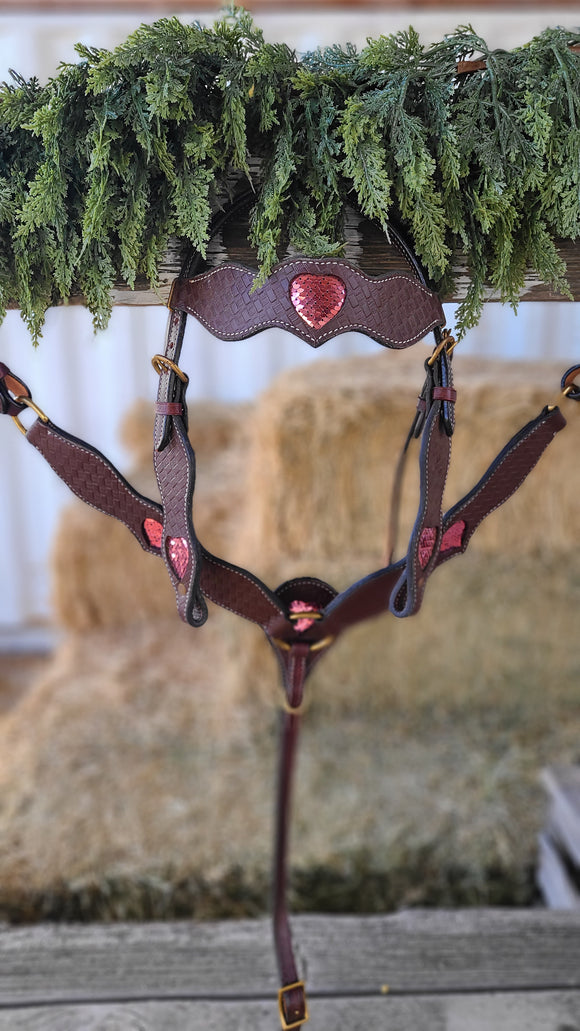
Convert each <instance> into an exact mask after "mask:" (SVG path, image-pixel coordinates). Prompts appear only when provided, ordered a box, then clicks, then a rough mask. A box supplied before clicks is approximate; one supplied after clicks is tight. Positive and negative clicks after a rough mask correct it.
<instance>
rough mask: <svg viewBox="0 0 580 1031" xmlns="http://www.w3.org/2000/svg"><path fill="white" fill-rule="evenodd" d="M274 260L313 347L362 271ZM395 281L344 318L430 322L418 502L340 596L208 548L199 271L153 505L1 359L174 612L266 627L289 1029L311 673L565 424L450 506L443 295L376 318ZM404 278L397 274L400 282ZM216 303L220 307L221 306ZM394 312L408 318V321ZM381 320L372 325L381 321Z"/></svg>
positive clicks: (527, 429) (441, 556)
mask: <svg viewBox="0 0 580 1031" xmlns="http://www.w3.org/2000/svg"><path fill="white" fill-rule="evenodd" d="M222 267H223V266H222ZM281 268H282V271H280V270H278V272H277V274H276V275H277V278H276V282H275V284H274V287H272V284H271V283H270V284H269V294H268V296H270V295H272V294H273V297H272V296H271V297H270V300H273V301H275V302H276V304H277V307H276V319H277V323H276V324H280V323H281V324H283V325H284V327H285V328H289V323H290V324H293V321H294V320H295V318H299V319H300V320H301V321H302V323H303V324H304V326H306V327H308V328H306V329H304V330H303V332H302V333H301V335H303V336H304V335H305V334H306V335H307V336H310V337H312V339H313V346H318V342H319V341H318V339H317V336H316V335H317V334H319V333H322V334H324V333H325V332H326V330H325V329H324V327H325V325H326V323H327V322H330V321H332V319H333V318H334V317H335V316H336V315H337V314H338V312H340V311H341V310H342V308H343V307H344V304H345V302H346V296H347V295H348V294H349V291H348V290H346V289H345V291H344V293H343V291H342V289H341V287H340V284H339V283H336V282H335V280H340V281H341V282H342V283H343V285H344V283H345V282H347V283H350V282H351V281H352V282H355V281H356V282H358V280H354V279H351V278H349V277H350V275H351V272H352V270H351V269H350V268H349V267H347V266H346V264H345V263H339V262H333V263H332V272H329V268H328V264H327V263H326V262H306V261H305V260H303V261H301V262H300V263H299V265H298V266H296V264H295V263H294V264H293V267H292V268H290V267H289V264H287V265H285V266H283V267H281ZM297 269H298V270H297ZM228 274H229V273H228ZM222 275H223V274H220V277H218V276H214V277H213V279H208V277H206V279H205V280H204V282H209V283H210V284H212V289H213V287H214V286H215V283H216V282H218V281H221V279H222ZM237 278H238V273H237V272H235V274H233V275H232V280H236V279H237ZM389 278H390V277H382V278H381V280H378V281H374V282H375V285H377V292H376V294H375V300H376V303H375V301H374V300H373V299H372V297H371V301H369V300H368V297H367V299H366V301H365V305H366V309H365V310H363V309H364V307H365V306H362V308H361V306H360V305H359V304H358V303H357V300H356V297H355V298H352V297H350V299H349V303H350V305H351V313H350V315H349V318H352V319H356V320H357V326H358V327H359V328H360V327H362V328H363V329H364V330H365V331H366V332H368V333H369V335H371V336H375V338H376V336H381V337H382V342H385V341H386V340H392V339H395V338H396V339H398V340H401V339H404V340H405V341H409V342H412V340H413V339H419V338H420V337H421V336H422V335H423V334H424V332H425V327H426V325H427V326H430V327H431V328H433V325H434V326H435V348H434V351H433V354H432V356H431V358H430V359H428V361H427V363H426V378H425V383H424V386H423V388H422V390H421V393H420V397H419V403H418V407H417V413H416V415H415V418H414V420H413V425H412V428H411V432H410V434H409V438H408V442H409V441H410V440H411V439H412V438H413V437H414V436H420V437H421V447H420V455H419V462H418V464H419V479H420V500H419V506H418V512H417V518H416V521H415V525H414V527H413V530H412V533H411V537H410V541H409V545H408V548H407V553H406V555H405V557H403V558H401V559H399V560H398V561H393V560H392V555H390V556H389V561H388V563H387V565H385V566H384V567H383V568H382V569H379V570H377V571H376V572H375V573H372V574H370V575H369V576H366V577H364V578H363V579H362V580H359V581H358V582H357V583H355V584H353V585H352V586H351V587H349V588H348V589H347V590H345V591H342V592H341V593H338V592H337V591H336V590H335V589H334V588H333V587H331V586H330V585H329V584H327V583H324V582H323V581H321V580H319V579H316V578H313V577H301V578H297V579H294V580H291V581H287V582H286V583H283V584H282V585H281V586H280V587H278V588H277V589H276V590H271V589H270V588H269V587H268V586H267V585H266V584H264V583H263V582H262V581H261V580H259V579H258V578H257V577H256V576H254V575H253V574H252V573H250V572H248V571H247V570H245V569H241V568H240V567H237V566H234V565H233V564H231V563H229V562H227V561H225V560H223V559H221V558H218V557H216V556H214V555H212V554H210V553H209V552H208V551H207V550H206V549H205V548H204V547H203V545H202V544H201V543H200V542H199V541H198V539H197V537H196V534H195V528H194V524H193V520H192V515H191V509H192V496H193V490H194V484H195V455H194V452H193V448H192V446H191V443H190V441H189V437H188V434H187V404H186V392H187V376H186V375H185V374H184V373H183V372H182V370H181V369H180V367H179V357H180V351H181V346H182V342H183V333H184V327H185V320H186V318H187V311H189V310H191V309H192V308H193V306H194V304H193V301H192V297H193V298H195V304H196V305H198V306H199V305H201V303H202V301H203V304H204V305H205V308H204V311H206V313H207V312H208V311H209V310H210V309H211V306H212V305H215V304H216V303H217V302H215V301H214V299H213V297H209V298H207V297H205V294H204V290H203V289H202V288H201V287H200V283H199V281H198V278H197V277H196V278H194V279H192V280H189V281H188V282H189V283H190V284H192V286H191V288H189V287H187V286H186V285H184V283H183V282H182V281H178V286H176V288H175V290H174V292H173V297H174V301H175V304H176V305H179V306H180V307H176V308H175V309H174V310H172V312H171V316H170V320H169V330H168V334H167V342H166V350H165V354H164V355H158V356H156V357H155V359H154V364H155V367H156V369H157V371H158V373H159V394H158V398H157V402H156V406H155V429H154V441H155V444H154V462H155V471H156V475H157V480H158V483H159V489H160V494H161V499H162V504H161V505H158V504H156V503H155V502H153V501H151V500H149V499H148V498H146V497H144V496H143V495H142V494H139V493H138V492H137V491H135V490H134V489H133V487H131V485H130V484H129V483H128V481H127V480H126V479H125V478H124V477H123V476H122V475H121V474H120V473H119V472H118V471H117V470H116V469H115V468H114V466H113V465H111V463H110V462H108V460H107V459H106V458H105V457H104V456H103V455H102V454H101V453H100V452H99V451H97V450H96V449H95V448H93V447H92V446H91V445H89V444H87V443H86V442H84V441H82V440H79V439H78V438H76V437H73V436H71V435H70V434H68V433H66V432H65V431H64V430H62V429H60V428H59V427H58V426H56V425H55V424H54V423H52V422H51V420H50V419H49V418H48V416H47V415H45V413H44V412H43V411H42V410H41V409H40V408H39V407H38V406H37V405H36V403H35V402H34V401H33V400H32V398H31V395H30V391H29V390H28V388H27V387H26V385H25V384H24V383H23V382H22V381H21V380H20V379H19V378H18V377H17V376H15V375H14V374H13V373H12V372H11V371H10V370H9V369H8V367H7V366H6V365H4V364H2V363H0V413H4V414H8V415H11V416H12V417H13V418H14V420H15V422H16V423H17V425H18V427H19V429H20V430H21V431H22V432H23V433H24V434H25V436H26V438H27V440H28V441H29V443H31V444H32V445H33V446H34V447H35V448H37V450H38V451H39V452H40V453H41V454H42V455H43V456H44V457H45V459H46V460H47V461H48V462H49V464H50V465H51V466H52V468H53V469H54V470H55V472H56V473H57V474H58V475H59V476H60V478H61V479H62V480H64V482H65V483H67V484H68V486H69V487H70V488H71V490H72V491H73V492H74V493H75V494H76V495H77V496H78V497H79V498H81V499H82V500H83V501H85V502H86V503H87V504H89V505H91V506H92V507H94V508H97V509H99V510H100V511H102V512H105V513H107V514H108V515H113V516H115V517H116V518H117V519H119V520H120V521H121V522H123V523H124V524H125V525H126V526H127V527H128V529H129V530H130V531H131V532H132V533H133V534H134V536H135V537H136V538H137V540H138V541H139V543H140V544H141V546H142V547H143V548H144V549H145V550H146V551H148V552H150V553H152V554H155V555H160V556H162V557H163V559H164V561H165V564H166V566H167V569H168V572H169V576H170V578H171V581H172V583H173V585H174V587H175V590H176V597H177V605H178V610H179V614H180V616H181V618H182V619H184V620H185V621H186V622H188V623H190V624H191V625H192V626H200V625H201V624H202V623H203V622H204V621H205V619H206V616H207V608H206V601H207V600H208V599H209V600H210V601H213V602H214V603H216V604H218V605H220V606H222V607H224V608H227V609H229V610H230V611H232V612H235V613H237V614H238V615H240V616H242V617H243V618H244V619H247V620H250V621H251V622H254V623H256V624H257V625H258V626H260V627H261V628H262V630H263V631H264V633H265V635H266V638H267V640H268V642H269V644H270V646H271V647H272V648H273V650H274V652H275V654H276V657H277V659H278V663H279V667H280V672H281V681H282V688H283V698H284V703H283V713H282V725H281V747H280V765H279V778H278V806H277V817H276V844H275V854H274V871H273V923H274V941H275V949H276V955H277V960H278V967H279V971H280V980H281V989H280V992H279V1000H278V1001H279V1012H280V1019H281V1023H282V1027H283V1028H285V1029H288V1028H294V1027H299V1026H300V1025H302V1024H303V1023H304V1022H305V1021H306V1020H307V1019H308V1008H307V1001H306V992H305V985H304V983H303V981H302V980H301V979H300V972H299V971H298V969H297V965H296V961H295V957H294V952H293V948H292V939H291V931H290V924H289V919H288V912H287V907H286V881H287V857H288V833H289V813H290V804H291V792H292V776H293V769H294V758H295V753H296V748H297V743H298V735H299V728H300V722H301V716H302V711H303V705H304V688H305V684H306V681H307V678H308V676H309V674H310V672H311V671H312V669H313V668H314V666H315V664H316V663H317V662H318V661H319V660H320V658H321V657H322V656H323V655H324V653H325V652H326V651H328V649H329V648H330V647H331V646H332V644H333V643H334V641H336V639H337V638H338V637H339V636H340V634H342V633H343V632H344V631H345V630H347V629H348V628H349V627H352V626H354V625H355V624H356V623H359V622H361V621H362V620H366V619H369V618H371V617H374V616H377V615H379V614H380V613H384V612H386V611H388V610H390V611H391V612H392V613H393V614H394V615H396V616H398V617H401V618H404V617H406V616H409V615H412V614H414V613H415V612H416V611H418V609H419V607H420V605H421V602H422V599H423V595H424V591H425V587H426V583H427V580H428V578H429V577H430V575H431V574H432V573H433V572H434V570H435V569H436V568H438V566H439V565H441V564H442V563H443V562H445V561H448V560H449V559H450V558H453V557H454V556H455V555H457V554H460V553H461V552H463V551H465V549H466V548H467V545H468V543H469V540H470V539H471V537H472V535H473V533H474V532H475V530H476V529H477V527H478V526H479V525H480V524H481V522H482V521H483V519H485V517H486V516H487V515H488V514H489V513H490V512H492V511H494V510H495V509H496V508H498V507H499V506H500V505H502V504H503V503H504V501H506V500H507V499H508V498H509V497H510V496H511V495H512V494H513V493H514V491H516V490H517V489H518V487H519V486H520V485H521V483H523V481H524V480H525V478H526V477H527V475H528V474H529V472H530V471H531V470H532V469H533V467H534V466H535V465H536V463H537V461H538V460H539V458H540V457H541V455H542V453H543V452H544V450H545V449H546V448H547V446H548V445H549V443H550V442H551V441H552V440H553V438H554V436H555V435H556V433H558V432H559V431H560V430H561V429H562V428H563V427H564V426H565V419H564V418H563V416H562V414H561V412H560V409H559V407H558V406H557V405H549V406H547V407H545V408H544V409H543V410H542V412H540V414H539V415H538V416H537V417H536V418H535V419H532V420H531V422H529V423H528V424H527V425H526V426H524V427H523V428H522V429H521V430H520V431H519V432H518V433H516V434H515V436H514V437H512V439H511V440H510V441H509V442H508V443H507V444H506V446H505V448H504V449H503V450H502V451H501V453H500V454H499V455H498V456H497V458H496V459H495V460H494V461H493V462H492V464H491V465H490V467H489V468H488V470H487V471H486V472H485V473H484V475H483V476H482V478H481V480H480V481H479V482H478V483H477V484H476V486H475V487H474V488H473V490H471V491H470V492H469V493H468V494H467V495H466V496H465V497H464V498H462V499H461V500H460V501H459V502H458V503H457V504H456V505H455V506H454V507H453V508H451V509H450V510H449V511H448V512H447V513H446V514H445V515H444V514H443V512H442V499H443V491H444V487H445V481H446V477H447V469H448V465H449V459H450V444H451V436H452V433H453V429H454V415H453V411H454V403H455V399H456V393H455V389H454V387H453V383H452V374H451V351H452V347H453V341H452V339H451V338H450V336H449V335H448V334H447V333H446V332H444V331H443V332H442V331H441V329H440V326H441V325H442V313H441V311H440V305H439V302H438V299H437V298H436V297H435V295H431V297H430V298H429V296H428V294H429V293H430V292H429V291H427V288H426V287H425V286H424V284H423V283H421V282H417V281H415V280H413V279H412V278H411V277H409V276H407V277H403V278H405V279H406V281H405V284H404V292H405V297H404V300H403V301H402V302H401V303H403V312H404V319H403V320H401V319H400V320H398V321H397V319H396V317H395V315H394V314H393V312H396V306H395V307H393V308H390V309H389V311H390V316H389V318H390V320H391V322H390V324H389V326H387V327H386V328H385V327H383V328H382V329H380V324H381V320H380V318H379V315H380V314H381V311H382V309H381V305H382V304H386V303H387V302H386V301H385V298H387V299H389V304H390V301H391V300H392V297H393V296H395V294H396V293H397V291H400V289H401V283H400V282H398V281H397V282H396V283H395V284H393V283H391V284H390V285H389V283H388V282H387V280H388V279H389ZM399 278H401V277H396V279H397V280H398V279H399ZM367 280H368V277H367ZM240 283H242V281H241V280H240ZM369 283H370V286H369ZM244 284H245V279H244V281H243V283H242V286H243V287H244V290H245V285H244ZM280 284H281V285H280ZM222 285H223V284H222ZM266 285H267V286H268V284H266ZM365 287H366V288H367V289H368V290H370V292H371V295H372V293H373V289H374V287H373V281H372V280H368V282H367V283H366V284H365ZM417 287H419V293H417V290H416V288H417ZM393 291H394V292H393ZM220 293H221V287H220ZM256 293H257V294H259V291H256ZM397 296H398V294H397ZM222 297H223V295H222ZM200 298H201V299H202V301H200ZM235 303H236V304H237V300H236V302H235ZM259 303H262V304H264V303H265V302H264V300H263V298H262V301H260V299H259V297H258V298H257V300H256V299H254V301H253V302H252V304H253V305H254V306H255V305H256V304H259ZM244 304H245V302H244ZM377 304H378V307H379V312H378V314H377ZM223 308H224V304H223V303H222V305H221V309H220V312H221V313H220V317H223ZM409 308H410V309H411V313H409ZM335 309H336V311H335ZM268 310H270V309H268ZM300 312H301V313H302V314H300ZM369 312H371V315H372V317H371V315H369V314H368V313H369ZM329 313H330V315H329ZM232 318H233V316H232ZM252 318H253V315H252ZM402 321H404V322H405V325H404V328H403V329H401V324H402ZM377 326H379V330H376V327H377ZM387 346H397V345H393V344H390V345H387ZM579 372H580V366H574V367H573V368H572V369H569V370H568V371H567V372H566V373H565V374H564V377H563V380H562V392H563V394H564V395H567V396H568V397H570V398H572V399H574V400H580V387H578V386H577V385H576V383H575V379H576V377H577V376H578V373H579ZM27 409H32V411H33V412H34V413H35V416H36V418H35V419H34V421H33V422H32V424H31V425H30V426H29V428H28V429H26V428H25V426H24V425H23V423H22V422H21V418H22V417H23V415H24V413H25V412H26V411H27ZM395 521H396V520H395Z"/></svg>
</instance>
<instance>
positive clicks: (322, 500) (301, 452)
mask: <svg viewBox="0 0 580 1031" xmlns="http://www.w3.org/2000/svg"><path fill="white" fill-rule="evenodd" d="M455 367H456V386H458V389H459V397H458V402H457V424H458V428H457V432H456V434H455V436H454V439H453V457H452V464H451V468H450V472H449V478H448V483H447V490H446V499H447V502H448V504H449V505H451V504H453V503H454V502H455V501H456V500H458V499H459V498H460V497H461V496H462V495H463V494H464V493H465V492H466V491H468V490H469V489H470V488H471V487H472V486H473V485H474V484H475V483H476V482H477V480H478V479H479V477H480V475H481V474H482V473H483V472H484V471H485V469H486V468H487V466H488V464H489V463H490V462H491V460H492V459H493V458H495V455H496V454H497V453H498V451H499V450H500V449H501V448H502V447H503V445H504V444H505V443H506V442H507V440H508V439H509V437H510V436H511V435H512V434H513V433H514V432H515V431H516V430H517V429H519V428H520V427H521V426H522V425H523V424H524V423H525V422H526V421H527V420H528V419H529V418H532V417H533V416H535V415H537V414H538V412H539V411H540V409H541V408H542V407H543V405H544V404H546V403H547V402H548V401H551V400H552V399H553V397H554V395H556V394H557V393H558V389H557V386H558V383H559V370H557V369H556V368H555V367H554V366H553V365H546V364H529V365H524V364H522V363H513V364H503V363H498V362H495V363H494V362H480V361H474V360H470V359H463V360H462V359H461V357H460V356H458V358H457V359H456V362H455ZM421 373H422V370H421V369H420V367H419V368H418V362H417V357H416V355H415V354H413V355H411V354H409V353H408V352H395V353H393V354H389V355H378V356H372V357H367V358H357V359H350V360H348V361H338V362H328V363H326V362H325V363H322V362H321V363H319V364H316V365H314V366H308V367H303V368H301V369H296V370H294V371H293V372H292V373H291V374H290V375H286V376H283V377H281V378H280V379H279V380H277V382H276V383H275V384H274V385H273V386H272V387H271V388H270V389H269V390H268V391H267V392H266V393H265V394H264V395H263V396H262V398H261V400H260V403H259V406H258V409H257V412H256V417H255V419H254V422H253V441H252V456H251V460H250V471H249V481H248V503H249V505H250V506H251V509H250V510H249V511H248V517H247V520H246V529H247V536H246V540H245V543H246V548H247V553H248V556H252V557H253V558H258V557H259V561H260V562H261V567H262V569H263V570H264V571H266V572H267V574H269V575H272V574H273V575H274V576H280V575H281V576H283V577H286V576H288V577H290V576H295V575H299V574H300V573H302V572H304V568H305V567H304V564H303V563H304V561H305V558H306V557H308V558H309V559H312V560H313V561H314V562H315V565H316V569H315V570H313V569H309V570H308V571H309V572H315V573H316V574H317V575H321V576H322V578H323V579H326V578H327V577H328V578H331V577H335V578H336V580H337V586H342V585H344V584H345V583H346V580H345V573H348V574H349V575H350V565H351V562H350V557H351V556H352V557H356V558H357V561H359V560H360V565H361V568H362V566H363V563H364V562H365V561H367V562H368V563H370V568H372V567H373V566H375V565H376V564H377V563H378V562H380V561H381V558H382V555H383V550H384V544H385V534H386V525H387V520H388V512H389V495H390V486H391V482H392V477H393V471H394V466H395V463H396V460H397V457H398V455H399V452H400V449H401V446H402V444H403V441H404V439H405V436H406V433H407V430H408V427H409V425H410V423H411V420H412V417H413V413H414V409H415V401H416V396H417V393H418V392H419V390H420V388H421V385H422V374H421ZM546 384H548V386H546ZM569 407H570V406H568V408H569ZM574 414H575V413H574V412H573V411H572V412H571V415H572V417H573V416H574ZM576 448H577V442H576V439H575V436H574V434H573V433H568V434H562V435H561V436H560V438H559V439H558V440H557V441H555V442H554V444H553V445H552V446H551V448H550V460H549V461H548V462H542V463H541V464H540V468H539V469H538V471H537V472H535V473H534V476H533V477H532V479H531V482H530V483H529V484H526V485H525V486H524V487H523V488H522V490H521V491H520V492H518V494H517V495H516V496H515V497H514V498H513V499H512V500H511V501H510V506H509V515H505V511H506V510H504V511H503V512H502V513H501V514H497V515H494V516H492V517H490V519H489V520H488V521H487V523H486V525H485V526H483V527H482V528H481V530H480V531H479V532H478V534H477V536H476V538H474V541H473V543H472V544H471V545H470V548H473V549H474V550H477V551H480V552H484V553H486V554H491V553H499V552H502V553H504V554H505V553H507V552H509V553H510V554H518V555H525V554H528V555H529V554H535V553H536V552H538V551H545V550H546V549H548V550H549V551H550V552H552V551H560V552H561V551H564V550H567V549H570V548H572V547H574V545H575V541H576V539H577V533H578V528H579V523H580V513H579V511H578V505H577V503H576V502H577V499H576V490H575V484H574V482H573V480H572V478H571V477H570V476H569V475H567V470H568V469H569V468H570V463H571V462H572V460H573V457H574V455H575V452H576ZM417 454H418V448H417V449H415V450H414V452H413V454H412V456H411V458H410V461H409V466H408V474H407V477H406V489H405V492H404V496H403V504H402V511H401V516H402V524H403V526H405V527H407V530H408V529H409V528H410V527H411V526H412V523H413V520H414V517H415V513H416V504H417V483H416V481H417V479H418V468H417ZM531 505H533V518H530V511H531ZM400 547H401V550H404V534H401V540H400ZM363 572H364V569H363ZM347 579H348V578H347Z"/></svg>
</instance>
